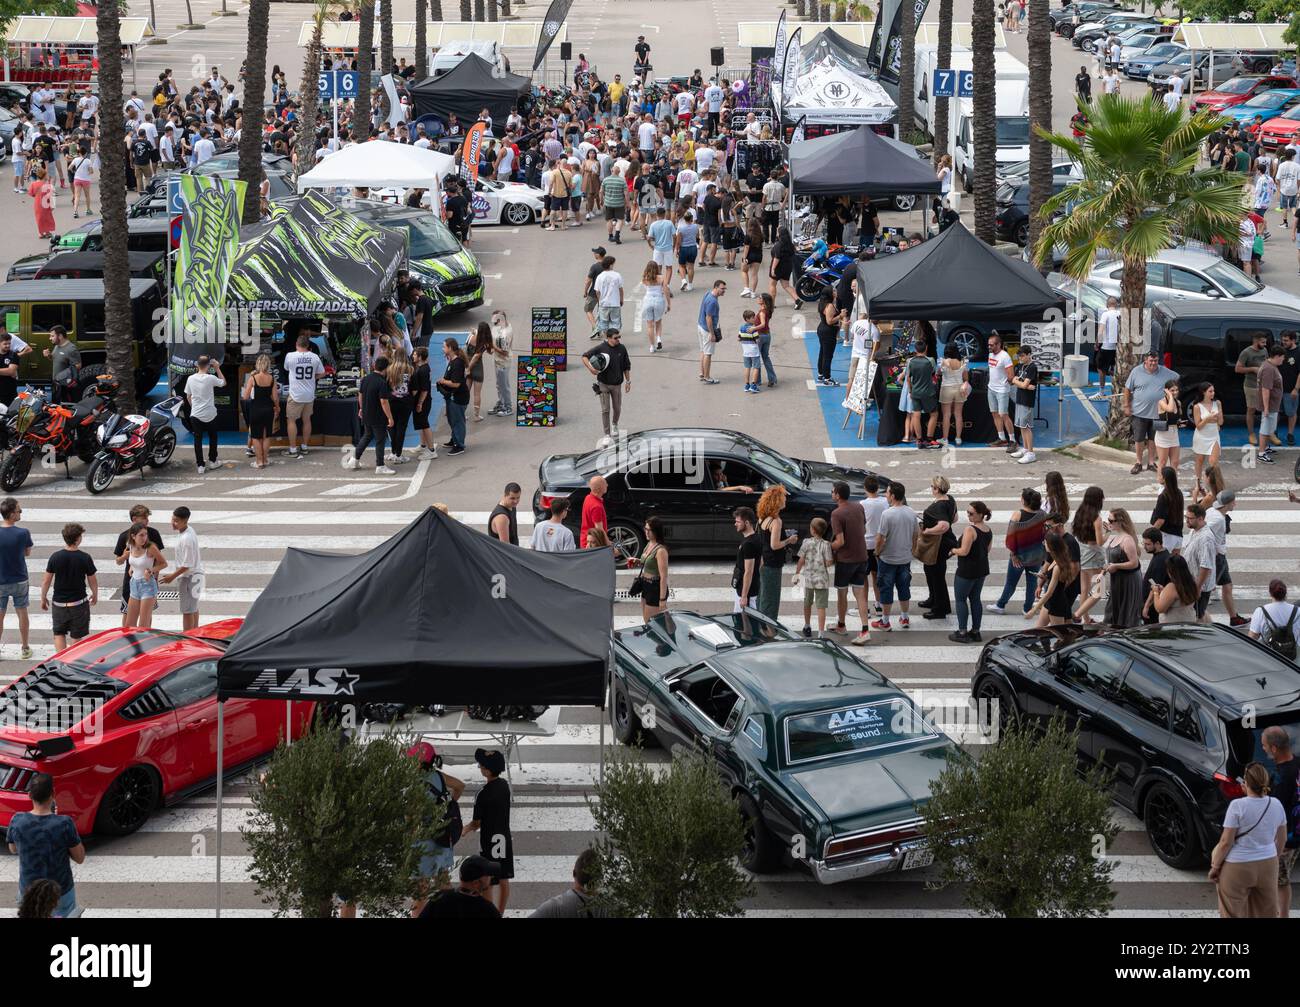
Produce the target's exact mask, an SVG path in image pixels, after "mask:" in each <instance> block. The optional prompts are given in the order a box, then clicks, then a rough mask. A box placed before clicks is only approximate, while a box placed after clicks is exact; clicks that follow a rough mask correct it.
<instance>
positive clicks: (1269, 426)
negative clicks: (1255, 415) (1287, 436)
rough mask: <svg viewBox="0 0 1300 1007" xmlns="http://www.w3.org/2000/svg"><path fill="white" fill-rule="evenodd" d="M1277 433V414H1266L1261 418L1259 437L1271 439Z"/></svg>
mask: <svg viewBox="0 0 1300 1007" xmlns="http://www.w3.org/2000/svg"><path fill="white" fill-rule="evenodd" d="M1275 433H1277V413H1264V415H1262V416H1261V417H1260V418H1259V435H1260V436H1261V437H1269V436H1272V435H1273V434H1275Z"/></svg>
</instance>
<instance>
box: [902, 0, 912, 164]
mask: <svg viewBox="0 0 1300 1007" xmlns="http://www.w3.org/2000/svg"><path fill="white" fill-rule="evenodd" d="M900 14H901V16H900V21H899V26H900V28H901V29H902V37H901V39H900V46H899V61H898V138H899V139H900V140H903V141H906V140H907V138H908V137H909V136H911V135H912V134H913V133H915V132H916V104H915V102H916V88H915V84H916V12H915V10H914V9H913V6H912V4H911V3H910V0H905V2H904V4H903V9H902V11H901V12H900Z"/></svg>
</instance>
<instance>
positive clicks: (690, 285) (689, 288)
mask: <svg viewBox="0 0 1300 1007" xmlns="http://www.w3.org/2000/svg"><path fill="white" fill-rule="evenodd" d="M682 289H683V290H685V291H687V292H688V293H689V292H690V291H692V290H694V289H695V287H694V285H692V284H690V283H688V284H686V286H685V287H683V288H682Z"/></svg>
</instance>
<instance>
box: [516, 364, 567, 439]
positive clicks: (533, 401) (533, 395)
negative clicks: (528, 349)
mask: <svg viewBox="0 0 1300 1007" xmlns="http://www.w3.org/2000/svg"><path fill="white" fill-rule="evenodd" d="M559 418H560V417H559V406H558V391H557V382H556V371H555V357H551V356H530V357H520V358H519V363H518V371H517V373H516V376H515V426H517V427H553V426H555V425H556V423H557V422H558V421H559Z"/></svg>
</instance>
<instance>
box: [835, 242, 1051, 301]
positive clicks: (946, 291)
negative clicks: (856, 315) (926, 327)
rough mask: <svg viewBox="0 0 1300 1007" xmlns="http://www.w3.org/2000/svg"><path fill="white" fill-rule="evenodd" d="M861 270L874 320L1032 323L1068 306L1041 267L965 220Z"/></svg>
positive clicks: (861, 290)
mask: <svg viewBox="0 0 1300 1007" xmlns="http://www.w3.org/2000/svg"><path fill="white" fill-rule="evenodd" d="M857 271H858V292H859V294H860V295H861V296H862V298H863V300H865V301H866V304H867V311H868V312H869V313H870V315H871V317H872V318H885V319H897V320H906V319H916V320H923V321H951V320H957V319H960V320H963V321H973V322H974V321H997V322H1030V321H1039V320H1042V319H1043V317H1044V315H1045V314H1046V313H1047V312H1049V311H1052V310H1061V309H1062V308H1063V304H1062V301H1061V297H1060V295H1059V294H1057V293H1056V291H1054V290H1053V289H1052V288H1051V287H1050V286H1048V284H1047V281H1046V280H1044V279H1043V278H1042V276H1040V275H1039V273H1038V271H1037V270H1036V269H1034V268H1033V267H1032V266H1031V265H1029V264H1028V263H1027V262H1022V261H1021V260H1020V259H1017V258H1011V257H1010V256H1006V255H1003V254H1002V253H1001V252H998V251H997V250H995V249H993V248H991V247H990V246H988V245H986V244H984V242H982V241H980V240H979V238H977V237H975V235H973V234H971V233H970V231H968V230H967V229H966V228H965V227H964V226H963V225H962V224H960V223H956V224H953V225H952V226H951V227H949V228H947V229H946V230H945V231H943V233H941V234H940V235H939V236H938V237H936V238H931V239H930V240H929V241H923V242H921V244H919V245H916V246H914V247H912V248H909V249H908V250H907V251H905V252H899V253H897V254H896V255H886V256H882V257H881V258H878V259H875V260H874V261H872V262H859V263H858V264H857Z"/></svg>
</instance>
